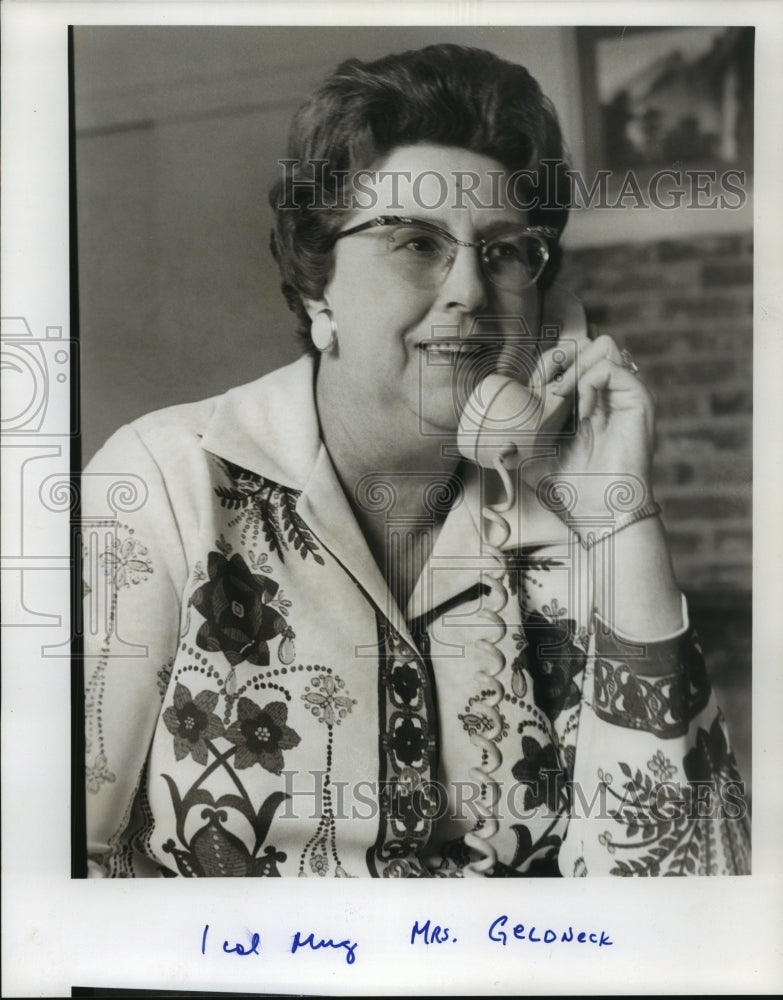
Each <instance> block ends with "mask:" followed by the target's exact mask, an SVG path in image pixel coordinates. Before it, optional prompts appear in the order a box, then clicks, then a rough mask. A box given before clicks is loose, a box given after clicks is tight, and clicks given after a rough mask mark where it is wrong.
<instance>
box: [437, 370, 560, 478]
mask: <svg viewBox="0 0 783 1000" xmlns="http://www.w3.org/2000/svg"><path fill="white" fill-rule="evenodd" d="M572 413H573V410H572V405H571V400H570V399H569V398H567V397H564V396H557V395H555V394H554V393H552V392H546V391H545V392H544V393H543V394H541V395H539V394H538V393H534V392H533V391H531V390H530V389H528V388H527V386H524V385H523V384H522V383H521V382H518V381H517V380H516V379H514V378H511V377H510V376H509V375H501V374H500V373H499V372H493V373H492V374H490V375H487V376H486V377H485V378H484V379H482V380H481V382H479V384H478V385H477V386H476V388H475V389H474V390H473V392H472V393H471V395H470V397H469V398H468V401H467V403H466V404H465V408H464V410H463V411H462V415H461V417H460V423H459V430H458V432H457V446H458V448H459V450H460V454H462V455H463V456H464V457H465V458H467V459H468V460H469V461H471V462H476V463H477V464H478V465H481V466H483V468H485V469H493V468H495V467H496V462H497V459H498V457H499V456H502V458H503V464H504V465H505V466H509V465H510V466H514V465H519V463H520V462H522V461H523V460H524V459H525V458H527V457H529V456H531V455H533V454H534V453H535V452H536V450H537V449H540V447H541V445H542V444H544V443H545V442H546V441H547V440H549V441H552V440H554V439H556V438H557V437H558V436H559V435H560V434H561V433H562V432H563V430H564V428H565V426H566V425H567V424H568V423H569V418H570V417H572Z"/></svg>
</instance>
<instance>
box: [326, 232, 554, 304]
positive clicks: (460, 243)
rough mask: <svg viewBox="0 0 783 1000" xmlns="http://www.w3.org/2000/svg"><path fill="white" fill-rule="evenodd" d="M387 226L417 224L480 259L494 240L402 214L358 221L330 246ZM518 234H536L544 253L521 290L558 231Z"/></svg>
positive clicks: (543, 267)
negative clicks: (462, 235) (463, 237)
mask: <svg viewBox="0 0 783 1000" xmlns="http://www.w3.org/2000/svg"><path fill="white" fill-rule="evenodd" d="M388 226H418V227H420V228H422V229H424V230H425V231H428V232H431V233H437V234H438V235H439V236H442V237H444V238H445V239H446V240H447V241H448V242H449V243H451V245H452V246H457V247H473V248H475V249H477V250H480V251H481V259H482V261H485V260H486V258H485V257H484V251H485V250H486V248H487V247H488V246H490V245H491V244H492V243H494V242H496V240H495V239H490V240H485V239H480V240H476V241H474V242H471V241H469V240H460V239H458V238H457V237H456V236H455V235H454V234H453V233H450V232H449V231H448V229H443V228H442V227H441V226H438V225H436V224H435V223H434V222H428V221H427V220H426V219H413V218H410V217H408V216H404V215H377V216H376V217H375V218H374V219H370V220H369V221H367V222H361V223H359V225H358V226H352V227H351V228H350V229H344V230H343V231H342V232H339V233H338V234H337V235H336V236H335V237H334V239H333V240H332V246H333V247H334V245H335V243H337V241H338V240H341V239H343V238H344V237H345V236H356V235H357V234H358V233H364V232H367V231H368V230H370V229H382V228H386V227H388ZM520 235H522V236H538V237H539V238H540V239H541V241H542V243H543V245H544V254H545V257H544V263H543V265H542V267H541V270H540V271H539V273H538V274H537V275H536V276H535V278H533V279H532V280H531V281H528V282H527V283H526V284H524V285H521V286H520V291H521V290H522V289H524V288H530V286H531V285H534V284H535V283H536V282H537V281H538V280H539V278H540V277H541V275H542V274H543V273H544V271H545V270H546V267H547V264H548V263H549V261H550V259H551V254H550V252H549V247H548V246H547V243H546V241H547V240H556V239H557V238H558V237H559V235H560V233H559V231H558V230H557V229H553V228H552V226H528V227H527V228H525V229H523V230H522V231H521V234H520ZM455 258H456V254H455V255H454V257H452V258H451V260H450V261H449V265H448V267H447V268H446V269H445V271H444V275H443V280H444V281H445V280H446V275H447V274H448V273H449V271H450V270H451V268H452V266H453V265H454V260H455ZM489 280H490V281H491V280H492V278H491V276H489Z"/></svg>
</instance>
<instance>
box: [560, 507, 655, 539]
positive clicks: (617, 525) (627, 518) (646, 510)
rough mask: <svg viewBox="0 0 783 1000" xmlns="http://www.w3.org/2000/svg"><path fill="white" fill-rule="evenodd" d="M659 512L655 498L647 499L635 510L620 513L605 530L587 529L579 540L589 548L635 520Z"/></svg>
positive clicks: (641, 519)
mask: <svg viewBox="0 0 783 1000" xmlns="http://www.w3.org/2000/svg"><path fill="white" fill-rule="evenodd" d="M660 513H661V505H660V504H659V503H657V502H656V501H655V500H649V501H648V502H647V503H644V504H642V506H641V507H637V508H636V510H632V511H629V512H628V513H627V514H621V515H620V516H619V517H618V518H617V519H616V520H615V521H614V522H613V523H612V524H611V525H608V526H607V527H608V530H607V531H604V532H603V533H601V534H597V533H596V532H593V531H588V532H587V535H586V536H585V537H584V538H580V539H579V540H580V541H581V543H582V547H583V548H585V549H591V548H592V547H593V546H594V545H596V544H597V543H598V542H602V541H604V539H605V538H609V537H610V535H616V534H617V532H618V531H622V530H623V528H629V527H630V526H631V525H632V524H636V522H637V521H644V520H645V518H648V517H657V516H658V515H659V514H660Z"/></svg>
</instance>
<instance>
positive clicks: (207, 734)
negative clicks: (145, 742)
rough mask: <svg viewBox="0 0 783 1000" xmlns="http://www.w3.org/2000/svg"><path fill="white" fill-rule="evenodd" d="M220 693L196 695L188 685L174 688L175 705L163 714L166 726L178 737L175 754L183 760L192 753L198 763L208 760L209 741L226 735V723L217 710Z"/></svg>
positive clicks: (178, 685) (175, 738) (178, 758)
mask: <svg viewBox="0 0 783 1000" xmlns="http://www.w3.org/2000/svg"><path fill="white" fill-rule="evenodd" d="M217 700H218V696H217V694H216V692H214V691H201V692H200V693H199V694H197V695H196V697H195V698H194V697H193V696H192V695H191V693H190V691H189V690H188V688H186V687H185V685H184V684H177V686H176V688H175V689H174V704H173V705H170V706H169V707H168V708H167V709H166V711H165V712H164V713H163V721H164V722H165V724H166V729H168V731H169V732H170V733H171V734H172V735H173V736H174V756H175V758H176V759H177V760H183V759H184V758H185V757H187V756H188V754H190V756H191V757H192V758H193V760H195V762H196V763H197V764H201V765H206V763H207V740H214V739H215V738H216V737H217V736H222V735H223V723H222V722H221V721H220V719H219V718H218V716H217V715H215V714H214V712H213V709H214V708H215V706H216V705H217Z"/></svg>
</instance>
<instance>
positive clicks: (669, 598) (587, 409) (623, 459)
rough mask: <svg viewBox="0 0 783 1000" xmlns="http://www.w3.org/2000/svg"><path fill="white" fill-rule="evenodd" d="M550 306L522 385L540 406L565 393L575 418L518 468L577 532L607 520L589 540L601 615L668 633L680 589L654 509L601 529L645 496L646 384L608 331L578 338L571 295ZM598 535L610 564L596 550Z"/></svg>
mask: <svg viewBox="0 0 783 1000" xmlns="http://www.w3.org/2000/svg"><path fill="white" fill-rule="evenodd" d="M554 306H555V307H556V309H557V315H556V320H555V321H556V322H557V325H558V327H559V328H560V337H559V339H558V341H557V343H556V345H555V346H554V347H553V348H552V349H551V350H548V351H546V352H544V353H543V354H542V355H541V357H540V359H539V364H538V366H537V372H536V375H535V377H534V378H533V379H531V382H530V385H529V388H530V389H531V391H533V392H534V393H538V394H539V396H540V397H541V400H542V409H543V410H546V409H547V405H546V404H547V396H546V394H547V393H552V394H554V395H555V396H558V397H560V398H563V399H567V400H571V401H573V404H574V407H575V410H576V417H577V419H576V421H575V422H574V423H573V425H572V426H571V428H570V430H568V431H566V432H564V433H563V434H562V435H561V437H560V439H559V440H558V442H557V445H556V454H554V455H550V456H549V457H546V458H541V459H534V460H532V461H530V462H528V463H526V464H525V465H524V466H523V476H524V477H525V479H526V481H527V482H528V483H529V484H530V485H532V486H534V487H538V488H539V490H538V492H539V499H540V500H541V501H542V502H544V503H546V502H547V500H549V501H551V503H550V505H551V506H552V508H553V509H555V510H556V511H557V512H558V513H559V514H560V515H561V516H562V517H563V518H564V519H566V521H567V523H568V525H569V527H570V528H571V529H572V530H573V531H575V532H577V534H579V535H580V537H583V536H584V533H586V532H594V533H596V534H597V535H598V536H599V538H600V537H601V536H602V535H603V531H602V530H601V529H602V528H603V529H604V530H606V529H608V533H607V535H606V538H608V539H611V541H609V542H607V541H598V542H597V543H596V546H595V552H596V556H597V557H598V558H597V559H596V562H595V571H596V574H597V579H596V581H595V587H594V607H595V609H596V610H597V611H598V613H599V614H600V615H601V616H602V618H603V620H604V621H605V622H608V623H611V625H612V626H613V627H614V628H616V629H619V630H620V631H621V632H623V633H624V634H625V635H627V636H631V637H634V636H635V637H637V638H639V639H654V638H656V637H661V636H665V635H669V634H672V633H673V632H675V631H676V630H678V629H680V628H681V627H682V623H683V619H682V599H681V597H680V593H679V590H678V588H677V584H676V581H675V579H674V573H673V571H672V564H671V557H670V554H669V547H668V544H667V541H666V537H665V533H664V529H663V525H662V524H661V521H660V519H659V518H658V517H648V518H644V519H643V520H639V521H637V522H635V523H633V524H631V525H630V526H628V527H625V528H623V530H622V531H619V532H617V533H616V534H615V533H613V532H612V530H611V528H612V520H613V518H614V517H617V516H618V515H619V514H620V513H625V512H630V511H633V510H636V509H637V508H639V507H641V506H642V504H645V503H647V502H648V501H650V500H651V499H652V483H651V478H650V477H651V471H652V460H653V446H654V400H653V396H652V393H651V392H650V390H649V389H648V388H647V387H646V386H645V384H644V382H643V381H642V380H641V378H639V376H638V375H637V374H636V373H635V371H634V370H633V369H634V366H633V365H632V362H630V356H626V357H624V356H623V353H622V352H621V351H620V350H619V348H618V347H617V344H615V342H614V341H613V340H612V338H611V337H608V336H605V335H604V336H598V337H596V338H595V339H594V340H589V339H588V338H587V328H586V323H585V321H584V313H583V311H582V310H581V305H580V304H579V303H578V302H577V300H576V299H574V298H573V296H568V295H567V293H566V294H565V296H564V293H563V292H561V291H560V290H557V293H556V297H555V300H554ZM553 315H555V312H554V310H553V311H552V312H550V311H549V310H547V315H546V318H545V322H546V323H549V324H552V322H553V320H552V317H553ZM562 317H565V318H562ZM546 476H551V477H552V479H551V480H546V479H545V477H546ZM557 484H560V485H559V487H558V485H557ZM607 544H608V545H610V546H611V565H609V564H607V562H606V559H605V558H604V556H605V553H604V554H600V555H599V550H600V549H601V548H602V547H604V546H605V545H607Z"/></svg>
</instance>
